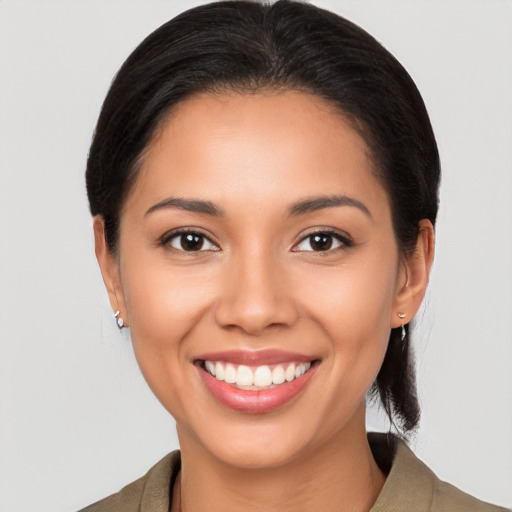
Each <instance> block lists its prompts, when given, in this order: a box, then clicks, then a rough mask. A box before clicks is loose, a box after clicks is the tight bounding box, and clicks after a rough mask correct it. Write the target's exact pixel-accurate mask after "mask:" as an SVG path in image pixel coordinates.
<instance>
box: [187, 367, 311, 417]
mask: <svg viewBox="0 0 512 512" xmlns="http://www.w3.org/2000/svg"><path fill="white" fill-rule="evenodd" d="M316 366H317V365H313V366H311V368H310V369H309V370H308V371H307V372H306V373H304V374H303V375H301V376H300V377H299V378H298V379H295V380H293V381H291V382H285V383H283V384H278V385H277V386H276V387H274V388H269V389H264V390H245V389H238V388H237V387H235V386H233V385H232V384H228V383H227V382H224V381H222V380H217V379H216V378H215V377H213V376H212V375H210V374H209V373H208V372H207V371H206V370H205V369H204V368H202V367H201V366H198V367H197V368H198V371H199V374H200V375H201V378H202V379H203V382H204V383H205V385H206V387H207V388H208V390H209V391H210V393H211V394H212V395H213V396H214V397H215V398H216V399H217V400H218V401H219V402H220V403H221V404H223V405H225V406H226V407H229V408H230V409H233V410H235V411H238V412H244V413H247V414H261V413H265V412H269V411H272V410H274V409H277V408H279V407H282V406H283V405H285V404H287V403H288V402H290V401H291V400H293V398H295V397H296V396H297V395H298V394H299V393H300V392H301V391H302V390H303V389H304V388H305V387H306V385H307V384H308V382H309V381H310V380H311V378H312V376H313V374H314V373H315V371H316Z"/></svg>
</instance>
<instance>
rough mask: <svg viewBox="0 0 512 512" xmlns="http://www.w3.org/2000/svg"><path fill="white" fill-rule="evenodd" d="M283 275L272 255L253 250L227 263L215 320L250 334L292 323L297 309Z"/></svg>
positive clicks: (296, 315) (258, 333) (222, 324)
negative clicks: (247, 254)
mask: <svg viewBox="0 0 512 512" xmlns="http://www.w3.org/2000/svg"><path fill="white" fill-rule="evenodd" d="M285 274H286V272H283V269H282V268H280V267H279V265H278V264H277V262H276V261H274V260H273V259H272V258H270V257H268V256H267V257H264V256H263V255H261V254H259V255H258V254H255V253H254V252H253V254H252V255H250V256H245V257H244V256H241V257H240V258H239V259H238V261H233V262H230V264H229V268H226V272H225V274H224V282H223V286H222V288H223V290H222V293H221V297H220V299H219V301H218V303H217V306H216V310H215V318H216V321H217V323H218V324H219V325H220V326H222V327H223V328H228V329H240V330H241V331H243V332H244V333H246V334H251V335H260V334H263V333H264V332H265V331H267V330H268V329H269V328H272V327H274V328H275V327H278V326H280V327H285V326H291V325H293V324H294V323H295V321H296V320H297V318H298V311H297V305H296V303H295V301H294V300H293V293H292V289H291V287H290V286H287V279H286V277H285Z"/></svg>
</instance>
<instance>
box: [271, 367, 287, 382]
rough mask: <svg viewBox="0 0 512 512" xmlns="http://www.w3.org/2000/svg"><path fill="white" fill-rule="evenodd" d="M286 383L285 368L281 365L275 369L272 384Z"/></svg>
mask: <svg viewBox="0 0 512 512" xmlns="http://www.w3.org/2000/svg"><path fill="white" fill-rule="evenodd" d="M284 381H285V375H284V368H283V367H282V366H281V365H279V366H276V367H275V368H274V371H273V372H272V383H273V384H282V383H283V382H284Z"/></svg>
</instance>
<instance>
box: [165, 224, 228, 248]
mask: <svg viewBox="0 0 512 512" xmlns="http://www.w3.org/2000/svg"><path fill="white" fill-rule="evenodd" d="M183 235H195V236H197V237H199V238H201V239H202V240H203V244H201V247H200V248H199V249H197V250H190V251H187V250H185V249H183V248H181V249H178V248H177V247H172V245H171V241H172V240H173V239H178V238H179V237H181V236H183ZM205 241H207V242H208V243H210V244H211V245H212V246H213V247H214V248H213V249H206V250H205V249H202V245H204V242H205ZM158 245H160V246H171V248H172V249H174V250H176V251H180V252H184V253H187V252H190V253H193V252H215V251H218V250H219V247H218V245H217V244H216V243H215V242H213V241H212V240H211V238H210V237H208V236H207V235H205V234H204V233H202V232H201V231H198V230H197V229H193V228H182V229H179V230H177V231H171V232H170V233H166V234H165V235H164V236H162V238H160V241H159V244H158Z"/></svg>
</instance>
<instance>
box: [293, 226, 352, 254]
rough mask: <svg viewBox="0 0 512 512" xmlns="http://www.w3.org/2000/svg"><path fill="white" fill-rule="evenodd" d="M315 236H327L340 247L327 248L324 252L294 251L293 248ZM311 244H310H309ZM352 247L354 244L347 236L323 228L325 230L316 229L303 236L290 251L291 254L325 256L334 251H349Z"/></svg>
mask: <svg viewBox="0 0 512 512" xmlns="http://www.w3.org/2000/svg"><path fill="white" fill-rule="evenodd" d="M315 235H324V236H328V237H331V238H332V239H334V240H336V241H337V242H339V243H340V246H338V247H334V248H330V247H329V248H327V249H326V250H319V251H315V250H311V251H298V250H295V247H298V246H299V245H300V244H302V243H303V242H305V241H306V240H308V239H310V240H311V238H312V237H314V236H315ZM310 244H311V242H310ZM353 246H354V242H353V241H352V240H351V238H350V237H349V236H348V235H342V234H341V233H339V232H338V231H335V230H333V229H329V228H325V229H321V228H320V229H317V230H315V231H313V232H311V233H308V234H307V235H305V236H303V237H302V238H301V239H300V240H299V242H298V243H297V244H295V245H294V248H293V249H292V252H315V253H320V254H327V253H332V252H334V251H339V250H341V251H343V250H346V249H349V248H351V247H353Z"/></svg>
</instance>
